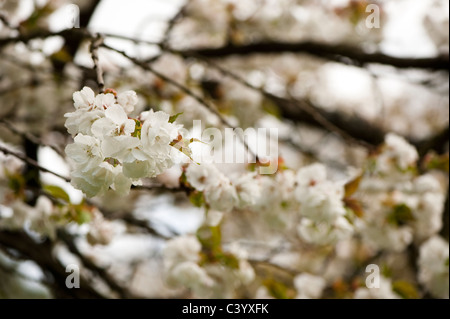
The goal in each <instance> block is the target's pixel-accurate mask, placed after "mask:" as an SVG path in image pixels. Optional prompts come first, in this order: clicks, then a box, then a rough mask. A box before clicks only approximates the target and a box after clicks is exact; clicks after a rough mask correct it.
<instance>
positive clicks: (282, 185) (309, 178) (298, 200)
mask: <svg viewBox="0 0 450 319" xmlns="http://www.w3.org/2000/svg"><path fill="white" fill-rule="evenodd" d="M186 180H187V182H188V183H189V184H190V186H192V187H193V188H194V189H195V190H197V191H199V192H202V193H203V196H204V200H205V203H206V204H207V206H208V207H209V208H211V209H213V210H218V211H221V212H229V211H231V210H232V209H233V208H237V209H250V210H254V211H259V212H263V213H267V214H270V213H271V212H273V211H280V210H283V209H284V210H285V211H286V213H287V215H289V213H291V214H290V215H294V216H284V217H285V218H290V217H295V215H298V216H299V217H301V218H302V219H301V222H300V223H299V225H298V233H299V235H300V237H301V238H302V239H304V240H305V241H307V242H310V243H315V244H330V243H334V242H337V241H338V240H340V239H343V238H347V237H349V236H351V234H352V233H353V227H352V225H351V224H350V223H349V221H348V220H347V219H346V218H345V215H346V213H347V210H346V209H345V207H344V203H343V197H344V185H343V184H342V183H336V182H334V181H331V180H330V179H327V171H326V167H325V166H324V165H322V164H312V165H309V166H305V167H303V168H301V169H300V170H298V171H297V172H295V171H293V170H285V171H282V172H279V173H277V174H275V175H274V176H267V175H258V174H256V173H255V172H247V173H245V174H243V175H241V176H240V177H238V178H236V179H235V180H233V181H231V180H230V179H229V178H228V177H226V176H225V175H224V174H223V173H222V172H220V171H219V170H218V169H217V168H216V167H215V166H214V165H212V164H201V165H197V164H190V165H189V166H188V167H187V169H186ZM278 217H279V218H283V216H278ZM286 223H287V220H286Z"/></svg>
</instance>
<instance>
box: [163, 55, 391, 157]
mask: <svg viewBox="0 0 450 319" xmlns="http://www.w3.org/2000/svg"><path fill="white" fill-rule="evenodd" d="M172 52H173V53H178V54H180V55H182V56H184V57H194V58H197V59H200V60H202V61H205V62H206V63H208V65H210V66H211V67H213V68H215V69H216V70H218V71H219V72H221V73H222V74H223V75H225V76H227V77H230V78H232V79H234V80H235V81H237V82H239V83H241V84H242V85H244V86H245V87H248V88H250V89H252V90H254V91H257V92H259V93H260V94H262V95H263V96H264V97H266V98H267V99H269V100H271V101H272V102H274V103H275V104H276V105H277V106H278V108H279V110H280V113H281V115H282V116H283V117H285V118H286V119H288V120H291V121H294V122H306V123H308V124H310V125H313V126H319V127H321V128H324V129H325V130H327V131H329V132H332V133H335V134H337V135H338V136H340V137H342V138H343V139H344V140H346V141H347V142H349V143H351V144H355V145H360V146H363V147H366V148H369V149H371V148H373V146H375V145H378V144H379V143H381V142H382V141H383V139H384V132H383V131H382V130H381V129H380V128H378V127H376V126H374V125H372V124H370V123H369V122H367V121H365V120H364V119H361V118H356V117H352V118H350V117H349V116H345V115H344V114H342V113H340V112H326V111H325V110H323V109H321V108H319V107H316V106H314V105H312V104H311V103H310V102H309V101H307V100H294V99H288V98H282V97H278V96H275V95H273V94H271V93H269V92H267V91H266V90H264V89H262V88H259V87H256V86H254V85H252V84H251V83H249V82H248V81H246V80H245V79H243V78H242V77H240V76H239V75H237V74H235V73H233V72H231V71H229V70H226V69H225V68H223V67H221V66H220V65H218V64H217V63H215V62H213V61H211V60H210V59H207V58H206V57H204V56H201V55H199V54H189V53H185V52H181V51H172Z"/></svg>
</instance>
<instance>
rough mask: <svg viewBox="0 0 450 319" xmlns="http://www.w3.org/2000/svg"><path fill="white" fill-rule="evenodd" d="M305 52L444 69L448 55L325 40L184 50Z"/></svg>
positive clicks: (210, 53) (216, 54)
mask: <svg viewBox="0 0 450 319" xmlns="http://www.w3.org/2000/svg"><path fill="white" fill-rule="evenodd" d="M284 52H294V53H306V54H310V55H314V56H317V57H319V58H324V59H327V60H331V61H336V62H340V63H344V64H351V65H356V66H364V65H366V64H370V63H378V64H386V65H392V66H394V67H397V68H419V69H430V70H447V71H448V68H449V57H448V55H440V56H437V57H432V58H399V57H393V56H389V55H386V54H384V53H380V52H377V53H367V52H365V51H363V50H362V49H360V48H358V47H353V46H347V45H336V44H326V43H317V42H298V43H295V42H292V43H290V42H276V41H268V42H257V43H250V44H246V45H241V46H236V45H233V44H228V45H225V46H222V47H218V48H199V49H192V50H189V51H187V52H186V53H190V54H192V53H194V54H199V55H202V56H204V57H208V58H223V57H228V56H231V55H241V56H243V55H251V54H272V53H284Z"/></svg>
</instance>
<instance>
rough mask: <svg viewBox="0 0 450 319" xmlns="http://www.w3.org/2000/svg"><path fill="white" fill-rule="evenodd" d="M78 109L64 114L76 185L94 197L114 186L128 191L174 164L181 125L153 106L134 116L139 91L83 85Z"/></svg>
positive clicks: (76, 102)
mask: <svg viewBox="0 0 450 319" xmlns="http://www.w3.org/2000/svg"><path fill="white" fill-rule="evenodd" d="M73 100H74V106H75V109H76V110H75V112H71V113H67V114H65V117H67V120H66V123H65V125H66V127H67V130H68V132H69V133H70V134H71V135H72V136H73V137H74V143H73V144H69V145H67V147H66V154H67V155H68V157H69V158H70V159H71V160H72V161H73V162H74V164H75V169H74V170H73V171H72V173H71V177H72V185H73V186H74V187H76V188H78V189H80V190H82V191H83V192H84V193H85V194H86V195H87V196H89V197H92V196H95V195H100V194H103V193H105V192H106V191H107V190H108V189H110V188H111V189H113V190H115V191H116V192H118V193H120V194H127V193H128V192H129V190H130V187H131V185H132V184H137V183H139V182H140V178H144V177H155V176H157V175H158V174H160V173H162V172H164V171H165V170H166V169H167V168H170V167H171V166H172V165H173V164H174V157H175V156H176V155H175V154H176V152H177V151H176V149H175V148H174V147H173V146H172V145H171V143H172V142H173V141H175V140H176V139H177V138H178V136H179V132H178V129H179V126H177V125H176V124H174V123H172V122H171V121H170V117H169V115H168V114H166V113H164V112H162V111H158V112H154V111H153V110H150V111H146V112H142V113H141V114H140V115H139V116H138V117H137V118H130V117H129V114H130V113H131V112H132V111H133V110H134V107H135V106H136V104H137V102H138V97H137V95H136V93H135V92H134V91H126V92H123V93H119V94H116V93H115V92H113V91H111V92H109V93H105V94H104V93H101V94H98V95H95V94H94V92H93V91H92V90H91V89H90V88H88V87H84V88H83V89H82V90H81V91H79V92H75V93H74V94H73Z"/></svg>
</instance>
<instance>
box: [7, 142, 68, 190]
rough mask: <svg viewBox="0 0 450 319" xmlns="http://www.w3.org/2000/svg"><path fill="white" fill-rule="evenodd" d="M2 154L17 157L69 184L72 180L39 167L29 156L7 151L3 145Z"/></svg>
mask: <svg viewBox="0 0 450 319" xmlns="http://www.w3.org/2000/svg"><path fill="white" fill-rule="evenodd" d="M0 152H3V153H5V154H9V155H12V156H14V157H16V158H18V159H20V160H22V161H24V162H25V163H27V164H28V165H30V166H33V167H35V168H37V169H38V170H40V171H42V172H44V173H50V174H52V175H54V176H56V177H59V178H61V179H62V180H64V181H66V182H68V183H69V182H70V178H68V177H65V176H62V175H60V174H58V173H55V172H53V171H51V170H49V169H47V168H45V167H43V166H41V165H39V163H38V162H36V161H35V160H33V159H31V158H29V157H27V156H25V155H23V154H21V153H17V152H15V151H12V150H9V149H7V148H6V147H3V146H2V145H0Z"/></svg>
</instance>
